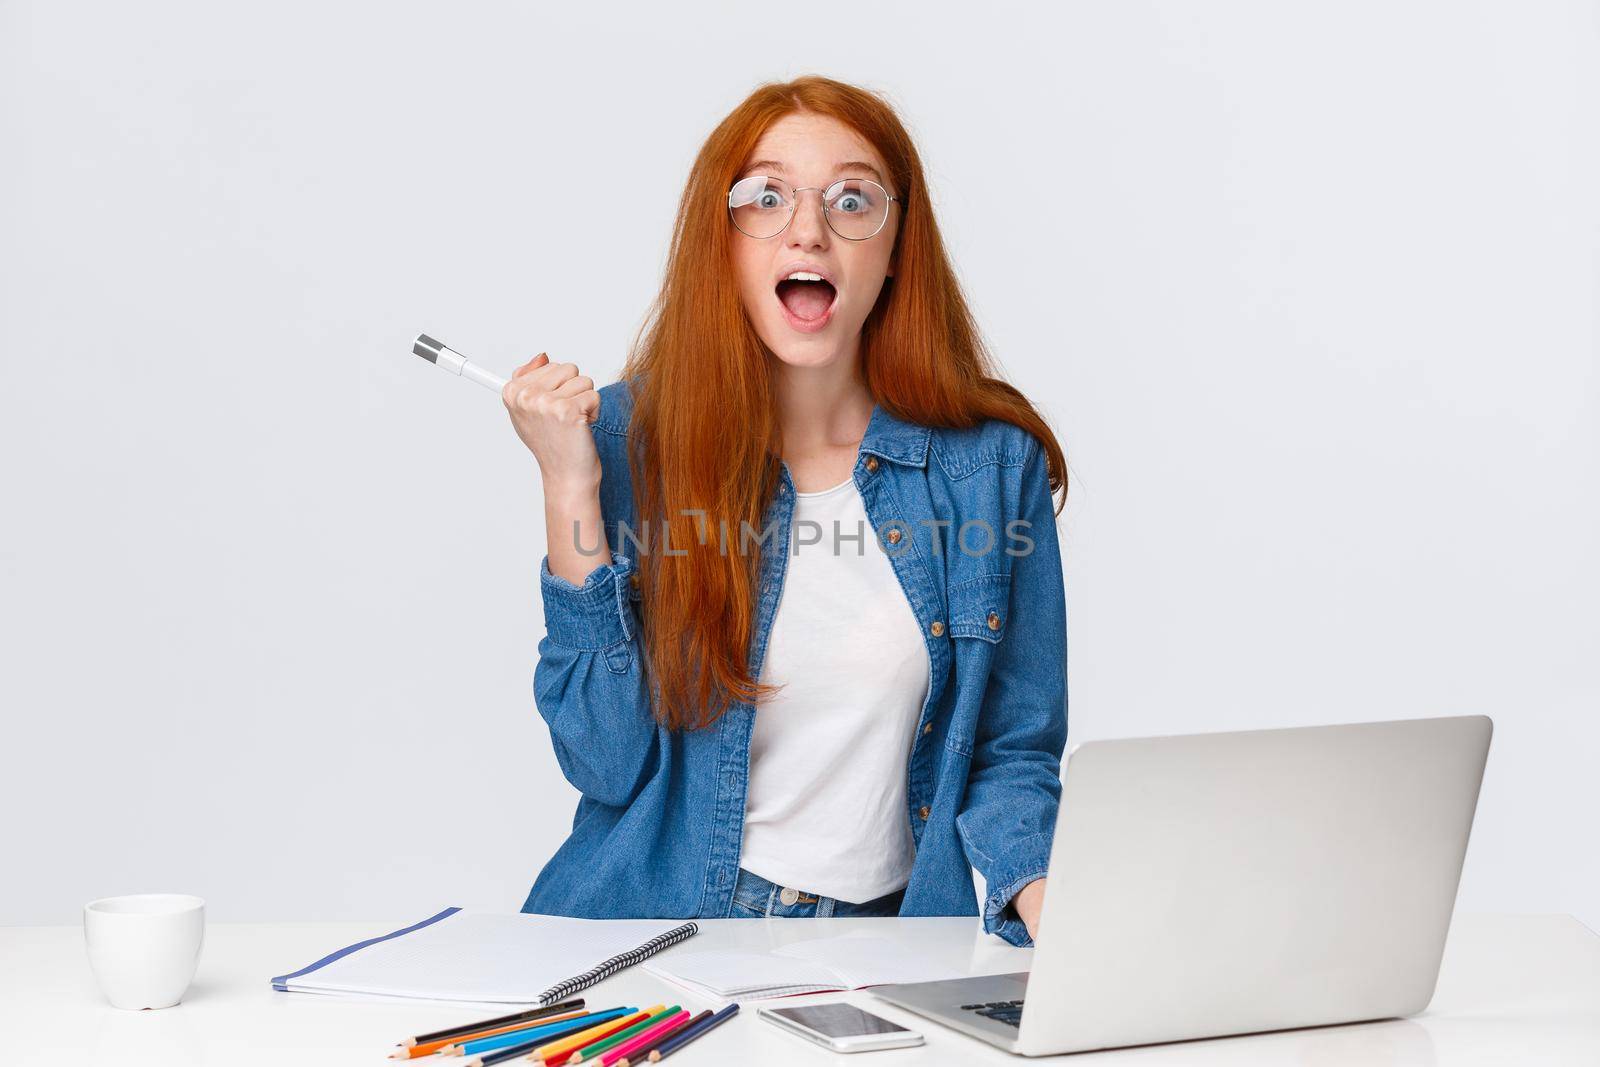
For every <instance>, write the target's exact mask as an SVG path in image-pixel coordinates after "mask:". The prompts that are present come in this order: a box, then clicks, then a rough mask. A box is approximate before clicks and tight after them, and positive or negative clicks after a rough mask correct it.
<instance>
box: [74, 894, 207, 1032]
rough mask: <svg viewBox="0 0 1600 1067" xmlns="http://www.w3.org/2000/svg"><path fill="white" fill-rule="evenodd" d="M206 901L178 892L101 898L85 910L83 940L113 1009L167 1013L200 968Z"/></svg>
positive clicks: (87, 905) (180, 997)
mask: <svg viewBox="0 0 1600 1067" xmlns="http://www.w3.org/2000/svg"><path fill="white" fill-rule="evenodd" d="M205 931H206V902H205V901H203V900H201V899H200V898H199V897H190V896H184V895H182V894H179V893H142V894H139V895H138V896H131V897H105V898H103V899H101V900H92V901H90V902H89V903H87V904H85V905H84V906H83V940H84V944H85V945H87V946H88V949H89V966H90V967H92V968H93V969H94V976H95V979H96V980H97V981H98V982H99V983H100V991H101V992H102V993H104V994H105V995H106V999H107V1000H109V1001H110V1002H111V1003H112V1005H113V1006H114V1007H118V1008H129V1009H135V1010H136V1009H140V1008H170V1007H172V1006H173V1005H174V1004H176V1003H178V1002H179V1001H180V1000H182V999H183V994H184V991H185V990H187V989H188V988H189V983H190V982H191V981H192V980H193V979H194V971H195V967H196V966H198V965H199V963H200V945H201V942H202V941H204V939H205Z"/></svg>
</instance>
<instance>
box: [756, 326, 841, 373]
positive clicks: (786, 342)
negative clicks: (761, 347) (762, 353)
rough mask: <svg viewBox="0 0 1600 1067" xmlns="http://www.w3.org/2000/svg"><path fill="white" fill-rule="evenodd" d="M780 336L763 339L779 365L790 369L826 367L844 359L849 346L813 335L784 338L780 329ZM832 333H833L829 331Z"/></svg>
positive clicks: (830, 338)
mask: <svg viewBox="0 0 1600 1067" xmlns="http://www.w3.org/2000/svg"><path fill="white" fill-rule="evenodd" d="M779 330H780V335H779V336H777V337H773V336H771V335H768V336H766V337H763V338H762V341H764V342H765V343H766V346H767V351H768V352H771V353H772V357H773V358H774V359H776V360H777V361H778V362H779V363H782V364H784V365H785V366H789V367H826V366H828V365H829V364H831V363H835V362H837V361H838V360H839V359H841V358H843V357H844V355H845V352H846V351H847V346H846V345H844V344H842V343H840V342H839V341H838V340H836V339H835V338H833V337H821V336H816V335H812V336H809V337H795V336H789V337H784V336H782V335H781V333H782V332H785V331H784V328H783V327H782V326H780V327H779ZM829 332H830V333H831V332H832V331H829Z"/></svg>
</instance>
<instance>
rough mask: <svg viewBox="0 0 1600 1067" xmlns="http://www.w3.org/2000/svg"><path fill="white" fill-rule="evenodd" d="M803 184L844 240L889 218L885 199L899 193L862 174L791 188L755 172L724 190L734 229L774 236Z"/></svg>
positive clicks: (761, 237) (791, 212)
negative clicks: (819, 195)
mask: <svg viewBox="0 0 1600 1067" xmlns="http://www.w3.org/2000/svg"><path fill="white" fill-rule="evenodd" d="M806 189H820V190H821V192H822V215H823V217H824V218H825V219H827V220H828V228H829V229H830V230H832V231H833V232H834V233H836V234H838V235H839V236H840V237H843V238H844V239H845V240H846V241H865V240H866V239H867V238H869V237H871V236H873V235H874V234H876V233H877V232H878V231H879V230H881V229H883V224H884V223H885V222H887V221H889V202H890V201H891V200H894V201H898V202H899V203H900V204H901V205H902V206H904V204H905V200H904V199H903V198H902V197H898V196H890V195H889V191H888V190H887V189H885V188H884V187H883V186H881V185H879V184H878V183H877V182H875V181H871V180H870V179H867V178H841V179H840V180H839V181H836V182H834V183H833V184H832V185H830V186H828V187H827V188H826V189H822V188H821V187H820V186H814V185H809V186H806V187H805V189H793V188H791V187H790V186H789V183H788V182H786V181H784V180H783V179H782V178H772V177H768V176H767V175H765V174H755V175H752V176H751V177H748V178H742V179H740V180H739V181H737V182H734V183H733V188H732V189H729V190H728V216H729V217H730V218H731V219H733V224H734V225H735V226H737V227H738V228H739V232H740V233H742V234H745V235H746V236H749V237H754V238H756V239H757V240H758V241H764V240H766V239H767V238H769V237H776V236H778V234H780V233H782V232H783V231H784V228H785V227H786V226H788V225H789V223H790V221H791V220H792V219H793V218H794V209H795V204H796V203H797V202H798V200H799V196H800V194H801V193H803V192H805V191H806Z"/></svg>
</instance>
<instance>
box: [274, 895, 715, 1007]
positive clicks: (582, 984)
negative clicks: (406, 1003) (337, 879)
mask: <svg viewBox="0 0 1600 1067" xmlns="http://www.w3.org/2000/svg"><path fill="white" fill-rule="evenodd" d="M698 929H699V927H698V926H697V925H696V924H694V923H692V922H683V921H681V920H678V919H570V918H566V917H565V916H559V915H528V914H522V913H514V914H504V913H498V912H481V911H463V910H462V909H460V908H446V909H445V910H444V911H441V912H440V913H439V914H437V915H433V916H430V917H429V918H426V919H424V920H422V921H421V922H419V923H416V924H414V925H412V926H407V927H405V928H404V929H401V930H396V931H394V932H393V933H389V934H384V935H382V936H380V937H374V938H371V939H370V940H367V941H361V942H358V943H357V944H354V945H350V946H348V947H346V948H342V949H339V950H338V951H336V952H332V953H330V954H328V955H327V956H324V957H323V958H322V959H320V960H318V961H317V962H315V963H313V964H311V965H310V966H309V967H302V968H301V969H300V970H298V971H295V972H294V973H292V974H284V975H279V976H278V977H276V978H274V979H272V985H273V988H275V989H279V990H282V991H284V992H298V993H333V994H344V995H350V996H387V997H421V998H427V999H432V1000H469V1001H474V1002H480V1003H489V1004H502V1003H503V1004H553V1003H555V1002H556V1001H559V1000H563V999H565V998H567V997H569V996H571V995H572V994H573V993H576V992H577V991H578V990H580V989H586V988H588V987H589V986H591V985H593V984H594V983H596V982H598V981H600V980H601V979H603V978H606V977H609V976H610V975H612V974H615V973H616V972H617V971H620V970H622V968H624V967H628V966H631V965H633V964H635V963H638V962H639V961H640V960H643V959H645V958H646V957H649V956H652V955H654V954H655V953H657V952H660V951H661V950H662V949H664V948H666V947H667V946H669V945H675V944H677V943H678V942H679V941H682V940H683V939H684V938H687V937H690V936H693V934H694V933H695V932H696V931H697V930H698Z"/></svg>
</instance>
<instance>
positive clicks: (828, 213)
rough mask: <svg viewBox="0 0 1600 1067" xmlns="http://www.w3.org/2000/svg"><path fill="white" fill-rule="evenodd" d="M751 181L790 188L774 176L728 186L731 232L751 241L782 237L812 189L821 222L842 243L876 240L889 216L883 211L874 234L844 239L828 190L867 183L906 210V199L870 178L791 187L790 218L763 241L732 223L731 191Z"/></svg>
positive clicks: (759, 175) (744, 178)
mask: <svg viewBox="0 0 1600 1067" xmlns="http://www.w3.org/2000/svg"><path fill="white" fill-rule="evenodd" d="M751 178H760V179H762V180H763V181H769V182H771V181H778V182H783V184H784V185H785V186H789V183H788V182H786V181H784V180H783V179H782V178H780V177H778V176H777V175H775V174H746V175H745V176H744V177H743V178H740V179H739V180H738V181H736V182H734V183H733V184H732V185H730V186H729V187H728V221H729V222H731V223H733V228H734V229H736V230H738V231H739V232H740V233H742V234H744V235H745V236H746V237H748V238H750V239H751V240H752V241H770V240H772V239H773V238H774V237H778V236H780V235H781V234H782V233H783V231H784V230H787V229H788V228H789V223H791V222H793V221H794V216H795V213H796V212H797V211H799V210H800V194H801V193H804V192H808V191H809V190H812V189H815V190H817V191H818V192H819V193H821V194H822V219H823V221H824V222H826V223H827V224H828V229H830V230H832V231H833V232H834V234H835V235H836V236H837V237H838V238H839V239H840V240H841V241H870V240H872V239H873V238H874V237H876V236H878V234H880V233H882V232H883V228H884V227H885V226H887V225H888V224H889V212H888V211H887V210H886V211H884V213H883V221H882V222H879V223H878V228H877V229H876V230H873V231H872V232H871V233H869V234H867V235H866V236H865V237H846V236H845V235H844V234H842V233H840V232H839V230H838V228H837V227H835V226H834V224H833V209H832V208H830V207H829V206H828V190H829V189H832V188H833V187H834V186H835V185H843V184H844V183H845V182H867V183H868V184H870V185H875V186H877V187H878V188H879V189H882V190H883V195H884V198H885V199H887V200H889V201H892V202H893V203H896V204H899V205H900V210H901V211H904V210H905V209H906V199H905V197H903V196H895V195H894V194H893V193H891V192H890V191H889V190H887V189H884V188H883V186H882V185H881V184H879V183H878V182H875V181H873V180H872V179H871V178H840V179H839V180H838V181H835V182H830V183H829V184H828V185H826V186H822V185H807V186H803V187H801V188H799V189H795V188H793V187H792V186H790V187H789V191H790V192H792V193H794V199H793V200H792V201H791V202H790V204H789V217H788V218H787V219H785V220H784V223H783V225H782V226H779V227H778V229H777V232H776V233H771V234H768V235H767V236H765V237H757V236H755V235H754V234H752V233H748V232H746V231H745V229H744V227H742V226H740V225H739V220H738V219H735V218H734V217H733V190H734V189H736V188H738V186H739V185H740V184H741V183H743V182H747V181H749V180H750V179H751Z"/></svg>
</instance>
